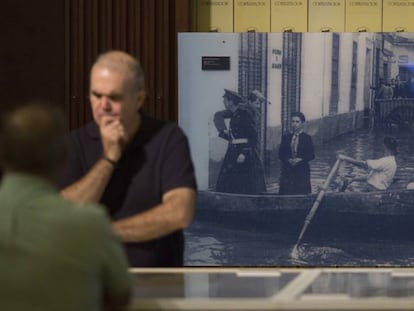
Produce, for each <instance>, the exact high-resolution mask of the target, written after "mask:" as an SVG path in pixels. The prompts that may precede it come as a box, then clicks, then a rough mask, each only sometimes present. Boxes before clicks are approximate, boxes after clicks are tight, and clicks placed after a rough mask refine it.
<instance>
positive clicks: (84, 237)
mask: <svg viewBox="0 0 414 311" xmlns="http://www.w3.org/2000/svg"><path fill="white" fill-rule="evenodd" d="M64 124H65V122H64V118H63V114H62V112H61V111H60V110H58V109H57V108H56V107H51V106H48V105H46V104H44V103H30V104H26V105H23V106H20V107H18V108H16V109H15V110H14V111H12V112H10V113H8V114H7V115H6V116H5V117H4V118H3V119H2V122H1V128H0V165H1V169H2V170H3V172H4V175H3V179H2V183H1V186H0V215H1V217H0V263H1V264H0V310H8V311H12V310H22V311H23V310H24V311H27V310H41V311H47V310H59V311H63V310H71V311H73V310H76V311H81V310H85V311H86V310H87V311H91V310H102V309H103V308H107V309H109V310H115V309H118V308H120V307H122V306H125V305H126V304H127V303H128V302H129V297H130V285H131V279H130V276H129V274H128V265H127V261H126V258H125V254H124V252H123V249H122V246H121V244H120V242H119V241H118V239H117V238H116V237H115V235H114V234H113V232H112V229H111V224H110V221H109V220H108V218H107V216H106V214H105V212H104V210H103V209H102V208H101V207H100V206H99V205H96V204H78V203H72V202H69V201H66V200H64V199H62V198H61V196H60V195H59V192H58V190H57V189H56V188H55V187H54V186H53V180H54V178H55V177H56V176H57V174H58V171H59V169H60V167H61V166H62V164H63V163H62V162H63V161H64V158H65V153H66V148H65V143H64V142H65V128H64Z"/></svg>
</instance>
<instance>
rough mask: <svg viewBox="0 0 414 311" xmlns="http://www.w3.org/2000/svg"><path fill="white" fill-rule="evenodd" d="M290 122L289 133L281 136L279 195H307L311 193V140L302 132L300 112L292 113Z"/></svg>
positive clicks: (303, 120) (312, 149)
mask: <svg viewBox="0 0 414 311" xmlns="http://www.w3.org/2000/svg"><path fill="white" fill-rule="evenodd" d="M291 122H292V123H291V132H290V133H287V134H285V135H283V136H282V141H281V143H280V148H279V159H280V161H281V164H282V170H281V174H280V181H279V194H281V195H285V194H308V193H311V192H312V189H311V182H310V166H309V161H311V160H313V159H314V158H315V154H314V148H313V143H312V138H311V137H310V136H309V135H308V134H306V133H305V132H303V126H304V123H305V115H304V114H303V113H302V112H294V113H293V114H292V120H291Z"/></svg>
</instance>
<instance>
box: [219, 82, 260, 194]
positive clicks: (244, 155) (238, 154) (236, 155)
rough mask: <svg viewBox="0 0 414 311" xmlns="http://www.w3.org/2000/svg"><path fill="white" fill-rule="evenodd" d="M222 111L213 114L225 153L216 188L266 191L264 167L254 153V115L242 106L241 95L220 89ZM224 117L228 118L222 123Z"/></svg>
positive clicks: (229, 190)
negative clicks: (228, 120) (223, 140)
mask: <svg viewBox="0 0 414 311" xmlns="http://www.w3.org/2000/svg"><path fill="white" fill-rule="evenodd" d="M224 91H225V93H224V95H223V103H224V106H225V108H226V109H225V110H222V111H218V112H216V113H215V115H214V125H215V126H216V128H217V131H218V135H219V137H221V138H223V139H225V140H227V141H228V147H227V151H226V154H225V156H224V159H223V163H222V165H221V169H220V173H219V176H218V179H217V184H216V191H219V192H229V193H246V194H258V193H262V192H265V191H266V185H265V177H264V170H263V166H262V162H261V160H260V157H259V154H258V152H257V129H256V123H255V120H254V116H253V115H252V113H251V111H249V110H248V109H246V107H245V104H244V100H243V98H242V97H241V96H240V95H239V94H238V93H237V92H234V91H231V90H227V89H225V90H224ZM225 119H230V122H229V126H228V127H227V126H226V123H225Z"/></svg>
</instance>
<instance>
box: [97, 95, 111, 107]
mask: <svg viewBox="0 0 414 311" xmlns="http://www.w3.org/2000/svg"><path fill="white" fill-rule="evenodd" d="M99 105H100V106H101V107H102V109H104V110H111V101H110V100H109V98H108V97H106V96H102V97H101V98H99Z"/></svg>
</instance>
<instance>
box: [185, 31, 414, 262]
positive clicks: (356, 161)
mask: <svg viewBox="0 0 414 311" xmlns="http://www.w3.org/2000/svg"><path fill="white" fill-rule="evenodd" d="M189 46H191V47H193V48H192V49H189ZM206 59H207V60H208V62H207V61H206ZM194 62H196V63H197V62H198V63H199V66H190V65H189V64H190V63H194ZM179 68H180V70H179V123H180V126H181V127H182V128H183V130H184V131H185V132H186V134H187V136H188V138H189V143H190V148H191V152H192V157H193V161H194V166H195V171H196V177H197V183H198V189H199V191H198V198H197V208H196V215H195V219H194V222H193V224H192V225H191V226H189V227H188V228H187V229H186V230H185V239H186V244H185V245H186V249H185V265H186V266H283V267H285V266H286V267H290V266H295V267H296V266H368V267H371V266H411V265H413V264H414V247H413V245H414V244H413V242H414V225H413V223H414V139H413V137H414V136H413V135H414V34H411V33H403V34H401V33H231V34H230V33H221V34H217V33H216V34H198V35H197V36H193V35H192V34H182V35H180V36H179Z"/></svg>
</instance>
